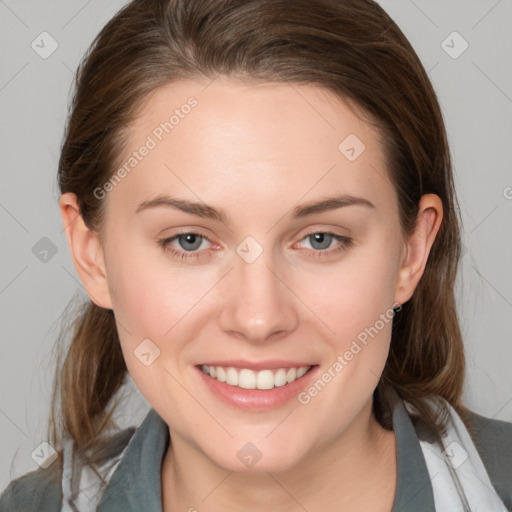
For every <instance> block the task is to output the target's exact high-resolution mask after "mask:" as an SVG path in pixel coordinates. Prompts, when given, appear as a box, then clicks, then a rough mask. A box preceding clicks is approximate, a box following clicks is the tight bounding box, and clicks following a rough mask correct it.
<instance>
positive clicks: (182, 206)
mask: <svg viewBox="0 0 512 512" xmlns="http://www.w3.org/2000/svg"><path fill="white" fill-rule="evenodd" d="M354 205H358V206H365V207H368V208H375V205H374V204H373V203H372V202H371V201H369V200H368V199H365V198H363V197H355V196H351V195H342V196H334V197H327V198H325V199H323V200H321V201H316V202H311V203H307V204H304V205H300V206H296V207H295V208H294V209H293V210H292V217H293V218H295V219H296V218H301V217H306V216H308V215H313V214H315V213H320V212H325V211H328V210H335V209H337V208H343V207H345V206H354ZM158 207H166V208H174V209H177V210H181V211H182V212H185V213H190V214H192V215H197V216H198V217H203V218H206V219H213V220H217V221H220V222H223V223H225V224H227V223H228V216H227V215H226V213H225V212H224V211H223V210H221V209H218V208H215V207H213V206H210V205H207V204H205V203H196V202H193V201H189V200H187V199H181V198H176V197H170V196H166V195H159V196H157V197H155V198H154V199H149V200H146V201H143V202H142V203H141V204H140V205H139V206H138V207H137V209H136V210H135V213H139V212H141V211H145V210H149V209H151V208H158Z"/></svg>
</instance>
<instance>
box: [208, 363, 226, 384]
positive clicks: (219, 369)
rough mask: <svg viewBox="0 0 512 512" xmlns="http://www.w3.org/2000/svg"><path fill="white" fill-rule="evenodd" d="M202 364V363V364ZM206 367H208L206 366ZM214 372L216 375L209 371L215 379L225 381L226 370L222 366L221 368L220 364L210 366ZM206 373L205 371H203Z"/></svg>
mask: <svg viewBox="0 0 512 512" xmlns="http://www.w3.org/2000/svg"><path fill="white" fill-rule="evenodd" d="M203 366H204V365H203ZM206 368H209V367H208V366H207V367H206ZM212 368H213V370H214V372H215V373H216V374H217V375H216V376H214V375H212V373H211V371H210V377H214V378H215V379H217V380H218V381H219V382H226V370H224V368H222V367H221V366H217V367H215V366H212ZM205 373H206V372H205Z"/></svg>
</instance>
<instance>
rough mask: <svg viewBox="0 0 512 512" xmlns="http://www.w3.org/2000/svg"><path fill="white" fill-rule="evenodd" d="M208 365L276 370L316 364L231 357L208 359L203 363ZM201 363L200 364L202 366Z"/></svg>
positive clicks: (254, 369)
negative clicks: (246, 359) (247, 359)
mask: <svg viewBox="0 0 512 512" xmlns="http://www.w3.org/2000/svg"><path fill="white" fill-rule="evenodd" d="M202 364H204V365H206V366H222V367H224V368H229V367H230V366H231V367H233V368H239V369H241V368H247V369H249V370H253V371H259V370H276V369H278V368H301V367H303V366H314V364H313V363H305V362H303V361H302V362H297V361H284V360H282V359H272V360H269V361H245V360H243V359H230V360H228V361H208V362H205V363H201V365H202ZM201 365H199V366H201Z"/></svg>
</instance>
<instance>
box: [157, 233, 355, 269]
mask: <svg viewBox="0 0 512 512" xmlns="http://www.w3.org/2000/svg"><path fill="white" fill-rule="evenodd" d="M200 231H201V230H197V231H194V230H193V229H189V230H182V231H180V232H179V233H176V234H174V235H171V236H170V237H166V238H163V239H159V240H158V242H157V243H158V245H159V246H161V247H162V249H163V250H164V251H167V252H170V254H171V256H172V258H173V259H175V260H180V261H185V262H190V263H192V262H196V261H198V260H200V259H201V258H203V257H204V256H203V255H204V253H205V252H207V251H208V249H202V250H194V251H185V250H183V249H175V248H173V247H172V246H171V243H172V242H174V241H175V240H177V239H178V238H179V237H180V236H184V235H196V236H199V237H200V238H201V239H204V240H207V241H208V242H209V243H210V244H211V243H214V242H212V240H211V239H210V237H209V236H207V235H204V234H203V233H201V232H200ZM316 234H324V235H328V236H330V237H332V239H333V240H335V241H337V242H338V244H335V246H334V247H333V248H332V247H331V248H328V249H323V250H315V249H299V252H306V253H308V254H309V256H308V257H309V258H311V259H324V258H325V259H327V258H329V257H333V256H335V255H337V254H340V253H342V252H344V251H345V250H348V249H349V248H350V247H352V246H353V245H354V244H355V241H354V239H353V238H352V237H349V236H345V235H340V234H338V233H335V232H334V231H329V230H328V229H322V228H317V229H316V230H315V229H313V230H311V231H308V232H306V233H305V234H304V235H303V236H301V237H300V238H299V240H298V241H297V242H295V243H294V246H295V245H297V244H299V243H301V242H302V241H304V240H306V239H307V238H308V237H311V236H314V235H316Z"/></svg>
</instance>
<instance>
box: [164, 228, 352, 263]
mask: <svg viewBox="0 0 512 512" xmlns="http://www.w3.org/2000/svg"><path fill="white" fill-rule="evenodd" d="M204 240H206V241H207V242H210V239H209V238H208V237H206V236H204V235H200V234H199V233H194V232H184V233H178V234H177V235H174V236H173V237H171V238H165V239H163V240H159V241H158V244H159V245H160V246H161V247H163V248H164V250H166V251H169V252H170V253H171V256H172V257H173V258H175V259H177V260H197V259H198V258H200V257H201V256H202V254H201V253H202V252H204V251H199V250H198V249H199V248H200V247H201V244H202V242H203V241H204ZM303 240H311V246H312V248H313V249H312V250H308V251H307V252H309V253H311V257H313V258H318V257H320V258H323V257H327V256H331V255H332V254H333V253H338V252H341V251H343V250H345V249H348V248H349V247H350V246H351V245H352V244H353V239H352V238H348V237H346V236H341V235H337V234H335V233H330V232H326V231H317V232H314V233H310V234H308V235H306V236H305V237H304V238H302V240H301V241H303ZM174 241H177V242H178V244H179V246H180V248H178V249H176V248H175V246H172V245H171V244H172V243H173V242H174ZM333 241H336V242H338V245H337V246H336V247H335V248H334V249H329V247H331V244H332V242H333ZM316 244H318V246H317V245H316Z"/></svg>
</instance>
